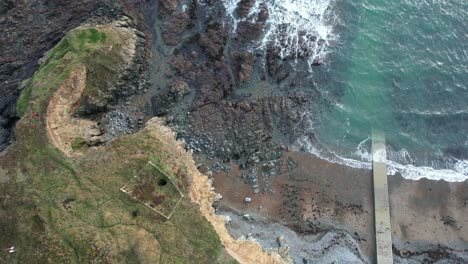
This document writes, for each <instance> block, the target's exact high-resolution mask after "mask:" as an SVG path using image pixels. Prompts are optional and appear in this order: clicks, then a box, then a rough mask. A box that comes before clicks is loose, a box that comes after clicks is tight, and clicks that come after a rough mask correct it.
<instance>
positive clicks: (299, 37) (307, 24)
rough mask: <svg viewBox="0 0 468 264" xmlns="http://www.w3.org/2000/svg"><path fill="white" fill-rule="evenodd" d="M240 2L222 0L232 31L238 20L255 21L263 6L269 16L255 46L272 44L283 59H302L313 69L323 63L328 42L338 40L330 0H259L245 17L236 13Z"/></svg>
mask: <svg viewBox="0 0 468 264" xmlns="http://www.w3.org/2000/svg"><path fill="white" fill-rule="evenodd" d="M239 2H240V0H223V3H224V6H225V9H226V13H227V14H228V15H229V16H230V18H231V19H232V21H233V31H234V32H235V31H236V29H237V24H238V23H239V22H240V21H244V20H248V21H252V22H255V21H256V19H257V17H258V15H259V13H260V11H261V9H262V8H266V9H267V10H268V14H269V17H268V19H267V21H266V28H265V31H264V35H263V38H262V40H261V41H260V42H259V43H257V44H256V48H258V49H262V50H266V48H267V47H269V46H271V47H273V48H274V49H275V50H276V52H277V54H278V56H279V57H281V58H282V59H293V60H298V59H304V60H306V61H307V62H308V64H309V66H310V67H309V68H310V69H312V67H311V66H312V65H313V64H319V63H322V62H323V60H324V58H325V57H326V55H327V54H328V53H329V52H330V45H331V43H332V42H334V41H336V40H337V35H336V34H334V32H333V26H334V24H335V22H336V21H335V20H336V16H335V15H334V13H333V12H332V6H333V4H334V1H333V0H278V1H271V0H258V1H256V2H255V4H254V5H253V6H252V8H251V9H250V11H249V14H248V16H247V17H246V18H238V17H237V16H236V14H235V11H236V8H237V6H238V4H239Z"/></svg>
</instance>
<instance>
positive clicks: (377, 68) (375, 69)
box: [313, 0, 468, 180]
mask: <svg viewBox="0 0 468 264" xmlns="http://www.w3.org/2000/svg"><path fill="white" fill-rule="evenodd" d="M350 2H352V3H350ZM335 5H336V6H335V9H336V11H335V12H337V14H336V15H337V16H341V17H342V18H343V21H344V26H341V27H339V28H337V29H336V30H335V31H336V32H335V34H337V35H338V36H339V40H340V43H339V45H336V47H335V48H334V50H333V51H332V54H333V55H331V56H330V57H331V58H330V60H331V61H332V62H331V63H330V65H329V67H330V69H329V70H330V71H331V72H332V76H333V78H332V80H331V81H329V82H328V83H327V84H325V85H324V86H323V87H321V91H322V94H323V95H324V96H323V101H322V102H321V103H322V104H323V107H324V108H326V109H329V110H328V111H324V112H323V113H322V114H321V115H320V116H319V117H318V121H317V122H316V124H314V128H313V129H314V132H315V134H316V137H317V140H318V142H319V143H320V145H322V147H324V148H326V149H329V150H331V151H332V152H334V153H335V154H336V155H337V156H340V157H343V158H347V159H354V160H359V161H364V162H365V161H368V159H369V155H368V149H369V145H370V140H367V141H366V139H367V138H368V137H369V135H370V134H371V130H372V129H378V130H382V131H384V132H385V134H386V137H387V144H388V153H389V158H390V159H391V162H390V164H391V165H392V166H391V170H397V171H400V172H402V174H404V176H406V177H409V178H420V177H428V178H435V179H440V178H443V179H447V180H463V179H466V178H468V162H466V160H468V90H467V89H468V1H466V0H451V1H442V0H441V1H436V0H432V1H424V0H402V1H383V0H362V1H346V2H345V1H341V2H340V1H336V3H335ZM330 105H331V107H330ZM360 143H361V145H359V144H360ZM358 146H359V148H358Z"/></svg>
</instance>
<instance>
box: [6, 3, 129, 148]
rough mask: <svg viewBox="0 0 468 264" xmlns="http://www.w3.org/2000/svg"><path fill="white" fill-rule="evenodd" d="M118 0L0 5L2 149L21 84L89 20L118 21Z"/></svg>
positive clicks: (8, 134) (11, 121)
mask: <svg viewBox="0 0 468 264" xmlns="http://www.w3.org/2000/svg"><path fill="white" fill-rule="evenodd" d="M124 12H125V11H124V10H123V9H122V7H121V6H120V4H119V2H118V1H109V0H103V1H94V0H83V1H72V2H70V1H64V0H55V1H41V0H32V1H12V0H5V1H1V3H0V28H1V29H2V30H0V93H1V95H2V96H1V98H0V150H2V149H4V148H5V147H6V146H7V143H8V140H9V138H10V130H11V127H12V125H14V123H15V120H16V119H17V117H16V111H15V104H16V100H17V98H18V95H19V88H20V87H21V82H22V81H23V80H25V79H27V78H30V77H31V76H32V75H33V73H34V72H35V71H36V70H37V69H38V66H39V59H40V58H41V57H43V55H44V53H46V52H47V51H48V50H50V49H51V48H52V47H53V46H54V45H55V44H57V43H58V42H59V40H60V39H61V38H62V37H63V36H64V34H65V33H66V32H67V31H69V30H71V29H72V28H75V27H77V26H78V25H80V24H81V23H83V22H84V21H86V20H89V19H94V20H96V21H98V20H99V21H104V20H108V19H115V18H117V17H119V16H121V15H122V14H123V13H124Z"/></svg>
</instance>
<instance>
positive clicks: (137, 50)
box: [75, 17, 146, 115]
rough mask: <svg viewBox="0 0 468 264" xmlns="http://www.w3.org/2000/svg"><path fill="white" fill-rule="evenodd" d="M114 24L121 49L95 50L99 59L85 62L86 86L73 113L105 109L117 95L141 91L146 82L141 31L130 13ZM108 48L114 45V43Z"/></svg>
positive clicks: (143, 38) (143, 44)
mask: <svg viewBox="0 0 468 264" xmlns="http://www.w3.org/2000/svg"><path fill="white" fill-rule="evenodd" d="M113 26H114V27H115V29H114V30H115V31H116V32H119V33H118V35H121V39H122V40H121V41H122V42H123V43H121V44H119V45H121V48H120V49H121V50H119V51H117V53H118V54H115V53H113V52H107V53H106V52H102V51H96V52H99V53H100V54H99V55H98V54H96V56H99V57H102V59H101V60H96V61H95V62H94V63H89V64H88V67H87V80H86V82H87V86H86V89H85V91H84V92H83V95H82V97H81V100H80V102H79V106H78V107H77V109H76V111H75V113H76V114H79V115H94V114H97V113H99V112H104V111H106V110H107V108H108V106H109V104H111V103H115V102H116V101H117V100H118V98H120V97H128V96H130V95H133V94H136V93H138V92H141V91H142V90H143V89H144V87H145V85H146V79H145V78H144V74H145V70H146V69H145V58H144V54H145V44H146V37H145V35H144V33H142V32H141V31H139V30H137V29H136V24H135V22H134V21H133V20H132V19H131V18H129V17H123V18H122V19H120V20H119V21H118V22H116V23H115V24H114V25H113ZM116 46H117V45H116ZM119 47H120V46H119ZM109 48H110V49H114V50H115V49H117V47H113V46H111V47H109ZM142 77H143V78H142Z"/></svg>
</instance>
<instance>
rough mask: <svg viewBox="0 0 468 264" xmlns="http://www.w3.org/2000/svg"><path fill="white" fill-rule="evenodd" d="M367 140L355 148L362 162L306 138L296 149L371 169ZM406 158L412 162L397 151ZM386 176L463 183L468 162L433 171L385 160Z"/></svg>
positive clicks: (466, 173) (407, 157)
mask: <svg viewBox="0 0 468 264" xmlns="http://www.w3.org/2000/svg"><path fill="white" fill-rule="evenodd" d="M367 140H369V139H365V140H364V141H362V142H361V143H360V144H359V146H358V147H357V150H356V153H355V154H357V155H358V156H360V157H362V160H355V159H349V158H344V157H341V156H339V155H337V154H336V153H334V152H331V151H327V150H323V149H320V148H317V147H315V146H314V145H313V144H312V143H311V142H310V140H309V139H308V137H303V138H301V139H299V140H298V142H297V143H298V144H297V147H300V149H301V150H304V151H307V152H310V153H312V154H314V155H315V156H317V157H318V158H321V159H324V160H327V161H329V162H332V163H337V164H341V165H345V166H348V167H352V168H360V169H369V170H370V169H372V162H371V160H372V158H371V156H372V155H371V154H370V153H369V152H368V151H367V150H364V149H363V147H362V146H363V144H364V143H365V142H366V141H367ZM397 155H403V156H405V157H406V160H410V161H412V160H413V159H412V158H411V157H410V156H409V153H408V152H407V151H406V150H404V149H403V150H401V151H399V154H397ZM392 156H395V155H392ZM386 163H387V174H388V175H395V174H396V173H400V174H401V176H402V177H404V178H405V179H410V180H419V179H422V178H426V179H430V180H445V181H448V182H463V181H465V180H468V160H456V159H454V161H453V162H452V163H450V164H447V166H448V167H449V168H450V169H435V168H432V167H428V166H414V165H411V164H400V163H398V162H395V161H392V160H387V162H386Z"/></svg>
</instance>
